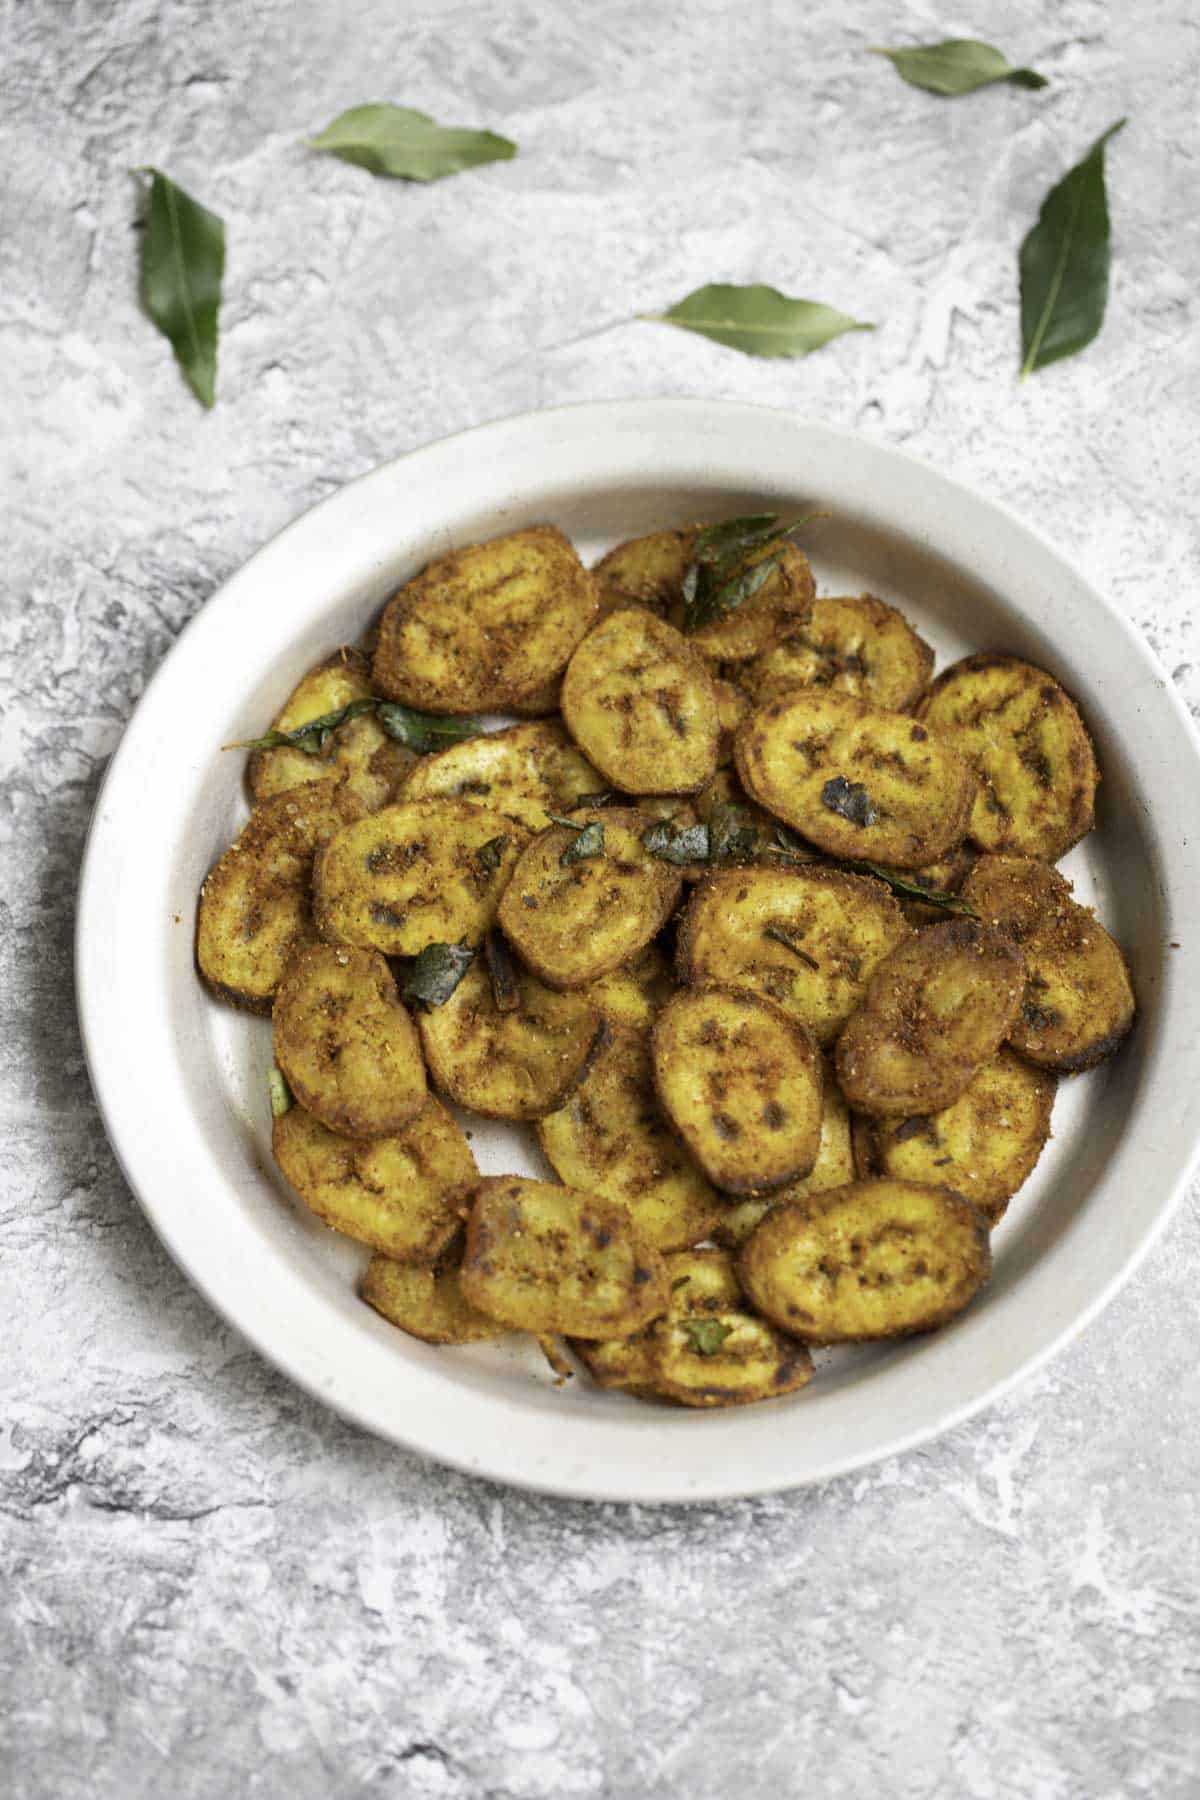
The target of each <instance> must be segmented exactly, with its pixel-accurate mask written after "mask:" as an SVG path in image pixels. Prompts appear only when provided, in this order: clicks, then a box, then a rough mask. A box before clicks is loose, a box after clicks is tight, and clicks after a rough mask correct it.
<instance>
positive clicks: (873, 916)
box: [677, 865, 909, 1044]
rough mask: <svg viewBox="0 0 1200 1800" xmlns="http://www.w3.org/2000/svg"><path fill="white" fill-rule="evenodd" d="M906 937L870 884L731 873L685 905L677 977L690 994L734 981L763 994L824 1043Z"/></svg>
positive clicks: (839, 877) (803, 873) (889, 903)
mask: <svg viewBox="0 0 1200 1800" xmlns="http://www.w3.org/2000/svg"><path fill="white" fill-rule="evenodd" d="M908 936H909V928H908V925H907V924H906V923H905V920H904V915H903V913H902V912H901V911H900V908H899V906H898V905H897V904H896V902H895V900H894V899H893V898H892V896H891V894H889V893H888V891H887V889H886V888H885V887H884V886H883V884H882V882H878V881H873V880H871V879H870V878H869V877H867V876H864V875H848V874H844V873H843V872H842V871H841V870H840V869H826V868H820V867H815V866H814V867H812V868H801V869H780V868H774V867H763V866H761V865H755V866H753V867H750V868H739V869H724V870H721V871H720V872H719V873H717V874H715V875H710V876H709V877H708V878H707V880H705V881H702V882H701V883H700V884H699V886H698V887H697V888H696V890H695V892H694V893H693V895H692V898H691V900H690V901H689V902H688V905H687V908H686V910H685V912H684V914H683V922H682V925H681V927H680V931H679V944H678V952H677V968H678V973H679V978H680V980H681V981H683V982H685V983H686V984H687V985H688V986H695V985H697V984H699V983H704V982H710V981H728V982H731V983H733V984H734V985H735V986H737V987H743V988H752V989H753V990H754V992H755V993H759V994H765V995H766V996H767V998H768V1000H774V1002H775V1003H776V1005H777V1006H781V1007H782V1008H783V1010H784V1011H785V1012H786V1013H788V1014H789V1015H790V1016H791V1017H792V1018H794V1019H798V1020H799V1021H800V1023H801V1024H802V1025H807V1026H808V1028H809V1030H810V1031H811V1032H812V1034H813V1036H814V1037H815V1038H816V1040H817V1042H818V1043H819V1044H827V1043H829V1042H830V1040H831V1039H832V1038H834V1037H835V1036H836V1035H837V1033H838V1031H839V1030H840V1028H841V1026H842V1024H843V1022H844V1021H845V1020H846V1019H847V1018H849V1016H850V1014H851V1013H852V1012H853V1011H854V1008H855V1007H856V1006H857V1005H858V1003H859V1001H860V999H861V998H862V995H863V993H864V991H865V989H866V985H867V982H868V981H869V980H870V978H871V976H872V974H873V973H874V971H875V969H876V968H877V967H878V965H879V964H880V963H881V962H882V961H883V959H884V957H885V956H887V955H888V954H889V952H890V951H891V950H893V949H894V948H895V946H896V945H897V944H899V943H901V942H903V940H904V939H905V938H907V937H908Z"/></svg>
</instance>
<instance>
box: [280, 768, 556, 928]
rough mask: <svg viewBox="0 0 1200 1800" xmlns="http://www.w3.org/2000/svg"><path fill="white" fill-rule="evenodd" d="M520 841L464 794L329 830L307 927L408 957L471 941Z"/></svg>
mask: <svg viewBox="0 0 1200 1800" xmlns="http://www.w3.org/2000/svg"><path fill="white" fill-rule="evenodd" d="M526 841H527V834H526V833H525V831H524V830H523V829H522V828H521V827H520V826H519V825H517V824H515V823H514V821H513V820H512V819H510V818H507V817H506V816H505V814H504V813H501V812H494V811H492V810H491V809H490V808H488V809H485V808H484V807H482V806H474V805H472V804H471V802H470V801H469V800H411V801H408V800H406V801H401V802H400V804H399V805H397V806H388V807H385V808H384V810H383V811H382V812H378V813H375V814H374V815H373V816H372V817H370V818H366V819H360V820H358V822H357V823H356V824H354V825H350V826H348V827H347V828H346V829H345V830H343V831H339V832H338V833H337V835H336V836H335V837H333V838H332V839H331V840H330V842H329V843H328V844H327V845H326V846H325V848H324V850H323V851H322V853H321V855H320V857H319V858H318V860H317V864H316V869H315V884H314V885H315V892H314V910H315V913H316V920H317V929H318V930H319V932H320V934H321V936H322V937H323V938H324V939H325V940H326V941H327V942H328V943H332V944H358V945H360V946H361V947H362V948H363V949H364V950H381V951H383V953H384V954H385V955H386V956H417V955H418V954H419V953H420V952H421V951H422V950H423V949H424V948H425V946H426V945H427V944H455V943H460V942H462V941H463V940H464V939H465V940H466V941H467V942H468V943H471V944H477V943H478V942H479V940H480V938H481V937H482V936H483V935H484V933H485V932H486V931H487V930H488V929H489V927H490V926H491V924H492V922H493V920H494V919H495V916H496V908H497V906H498V905H499V903H500V896H501V894H502V893H503V891H504V888H505V885H506V883H507V881H508V878H509V876H510V874H511V873H512V870H513V868H514V866H515V864H516V861H517V857H518V855H519V854H520V851H521V849H522V848H523V846H524V844H525V843H526Z"/></svg>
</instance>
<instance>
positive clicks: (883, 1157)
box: [854, 1048, 1057, 1225]
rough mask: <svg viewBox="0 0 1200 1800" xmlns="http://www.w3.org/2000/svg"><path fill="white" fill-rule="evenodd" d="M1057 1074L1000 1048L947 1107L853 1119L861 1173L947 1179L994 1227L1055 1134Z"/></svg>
mask: <svg viewBox="0 0 1200 1800" xmlns="http://www.w3.org/2000/svg"><path fill="white" fill-rule="evenodd" d="M1056 1086H1057V1081H1056V1079H1055V1077H1054V1076H1053V1075H1052V1074H1050V1073H1049V1072H1048V1071H1047V1070H1045V1069H1037V1068H1035V1067H1034V1066H1033V1064H1032V1063H1028V1062H1025V1061H1024V1059H1023V1058H1022V1057H1019V1056H1018V1055H1017V1054H1016V1053H1015V1051H1012V1050H1009V1049H1007V1048H1004V1049H1000V1050H998V1051H997V1052H996V1054H995V1056H993V1057H991V1058H989V1060H988V1061H987V1062H985V1063H984V1064H983V1067H982V1068H980V1069H978V1070H977V1071H976V1073H975V1074H974V1075H973V1076H972V1077H971V1080H970V1081H969V1082H968V1083H967V1085H966V1087H965V1088H964V1089H963V1091H962V1093H961V1094H960V1095H959V1096H958V1099H957V1100H955V1101H953V1102H952V1103H951V1104H950V1105H949V1106H947V1107H945V1108H944V1109H943V1111H941V1112H936V1113H926V1114H924V1115H923V1116H914V1117H911V1118H907V1119H886V1120H885V1119H869V1118H866V1117H865V1116H862V1115H860V1116H859V1117H858V1118H856V1119H855V1121H854V1158H855V1164H856V1167H857V1170H858V1173H859V1175H861V1176H863V1177H867V1176H876V1175H883V1176H890V1177H894V1178H895V1179H896V1180H898V1181H926V1182H933V1183H935V1184H936V1183H939V1182H940V1183H941V1184H942V1185H944V1186H945V1187H951V1188H953V1189H954V1190H955V1192H956V1193H959V1194H962V1195H963V1197H964V1198H965V1199H967V1200H970V1201H971V1202H972V1203H973V1204H974V1205H975V1206H977V1207H978V1208H979V1210H980V1212H981V1213H982V1214H983V1216H984V1218H985V1219H986V1220H987V1222H988V1224H989V1225H996V1224H997V1223H998V1222H999V1220H1000V1219H1001V1218H1002V1217H1003V1215H1004V1210H1005V1208H1006V1207H1007V1205H1008V1203H1009V1201H1010V1200H1011V1198H1012V1196H1013V1195H1014V1194H1015V1193H1016V1191H1017V1189H1018V1188H1019V1187H1020V1186H1021V1185H1022V1184H1023V1183H1024V1182H1025V1181H1027V1180H1028V1178H1029V1176H1030V1175H1031V1174H1032V1173H1033V1170H1034V1168H1035V1166H1036V1164H1037V1160H1038V1157H1039V1156H1040V1155H1041V1153H1042V1148H1043V1146H1044V1145H1045V1143H1046V1141H1047V1139H1048V1138H1049V1136H1050V1113H1051V1109H1052V1108H1053V1105H1054V1090H1055V1088H1056Z"/></svg>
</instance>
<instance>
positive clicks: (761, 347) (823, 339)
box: [639, 282, 875, 357]
mask: <svg viewBox="0 0 1200 1800" xmlns="http://www.w3.org/2000/svg"><path fill="white" fill-rule="evenodd" d="M639 316H640V317H641V318H643V319H649V320H651V321H653V322H654V323H657V324H660V325H677V326H678V327H679V328H680V330H682V331H695V332H698V333H699V334H700V336H701V337H706V338H711V339H712V341H713V342H714V343H717V344H727V345H728V346H729V348H730V349H731V350H741V351H743V352H744V353H745V354H746V355H747V356H792V357H796V356H808V355H810V354H811V352H812V351H814V350H819V349H820V348H821V346H822V344H827V343H829V342H830V340H831V339H832V338H836V337H841V336H842V334H843V332H847V331H874V329H875V327H874V325H872V324H869V323H867V322H866V321H865V320H863V319H852V318H850V317H849V315H848V314H846V313H843V312H838V311H837V309H836V308H835V307H832V306H824V305H822V303H821V302H820V301H818V300H793V299H791V298H789V296H788V295H787V294H781V293H780V292H779V290H778V288H773V287H765V286H763V285H762V284H761V283H754V284H752V285H751V286H749V287H735V286H731V285H729V284H728V283H724V282H716V283H712V284H710V285H709V286H708V287H701V288H696V290H695V291H694V292H693V293H691V294H687V295H685V297H684V298H683V299H682V300H680V301H679V302H678V303H677V304H676V305H675V306H672V307H671V308H670V309H669V311H667V312H665V313H642V314H640V315H639Z"/></svg>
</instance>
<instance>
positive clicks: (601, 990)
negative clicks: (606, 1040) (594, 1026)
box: [582, 944, 675, 1032]
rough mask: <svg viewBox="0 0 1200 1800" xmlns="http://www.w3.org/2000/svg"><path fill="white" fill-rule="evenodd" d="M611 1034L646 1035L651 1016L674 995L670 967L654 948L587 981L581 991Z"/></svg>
mask: <svg viewBox="0 0 1200 1800" xmlns="http://www.w3.org/2000/svg"><path fill="white" fill-rule="evenodd" d="M582 992H583V994H584V996H585V997H586V998H587V999H588V1000H590V1001H591V1003H592V1005H593V1006H594V1007H596V1008H597V1010H598V1011H599V1012H600V1014H601V1016H602V1017H603V1019H604V1021H605V1023H606V1024H607V1025H608V1026H609V1027H610V1029H611V1030H613V1031H626V1032H630V1031H632V1032H647V1031H649V1029H650V1027H651V1025H653V1023H654V1016H655V1014H656V1013H657V1012H658V1011H659V1009H660V1008H661V1007H663V1006H665V1005H666V1003H667V1001H668V1000H669V999H670V998H671V995H672V994H673V993H674V992H675V976H674V974H673V972H672V969H671V965H670V963H669V962H668V961H667V959H666V957H665V956H664V955H663V953H662V951H661V950H660V949H659V948H658V945H657V944H647V945H646V947H645V949H644V950H639V951H638V953H637V955H636V956H634V957H631V958H630V960H629V961H628V962H627V963H622V965H621V967H620V968H619V969H613V970H611V971H610V973H609V974H607V975H601V976H598V977H597V979H596V980H595V981H589V982H588V984H587V986H586V987H585V988H584V989H583V990H582Z"/></svg>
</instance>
